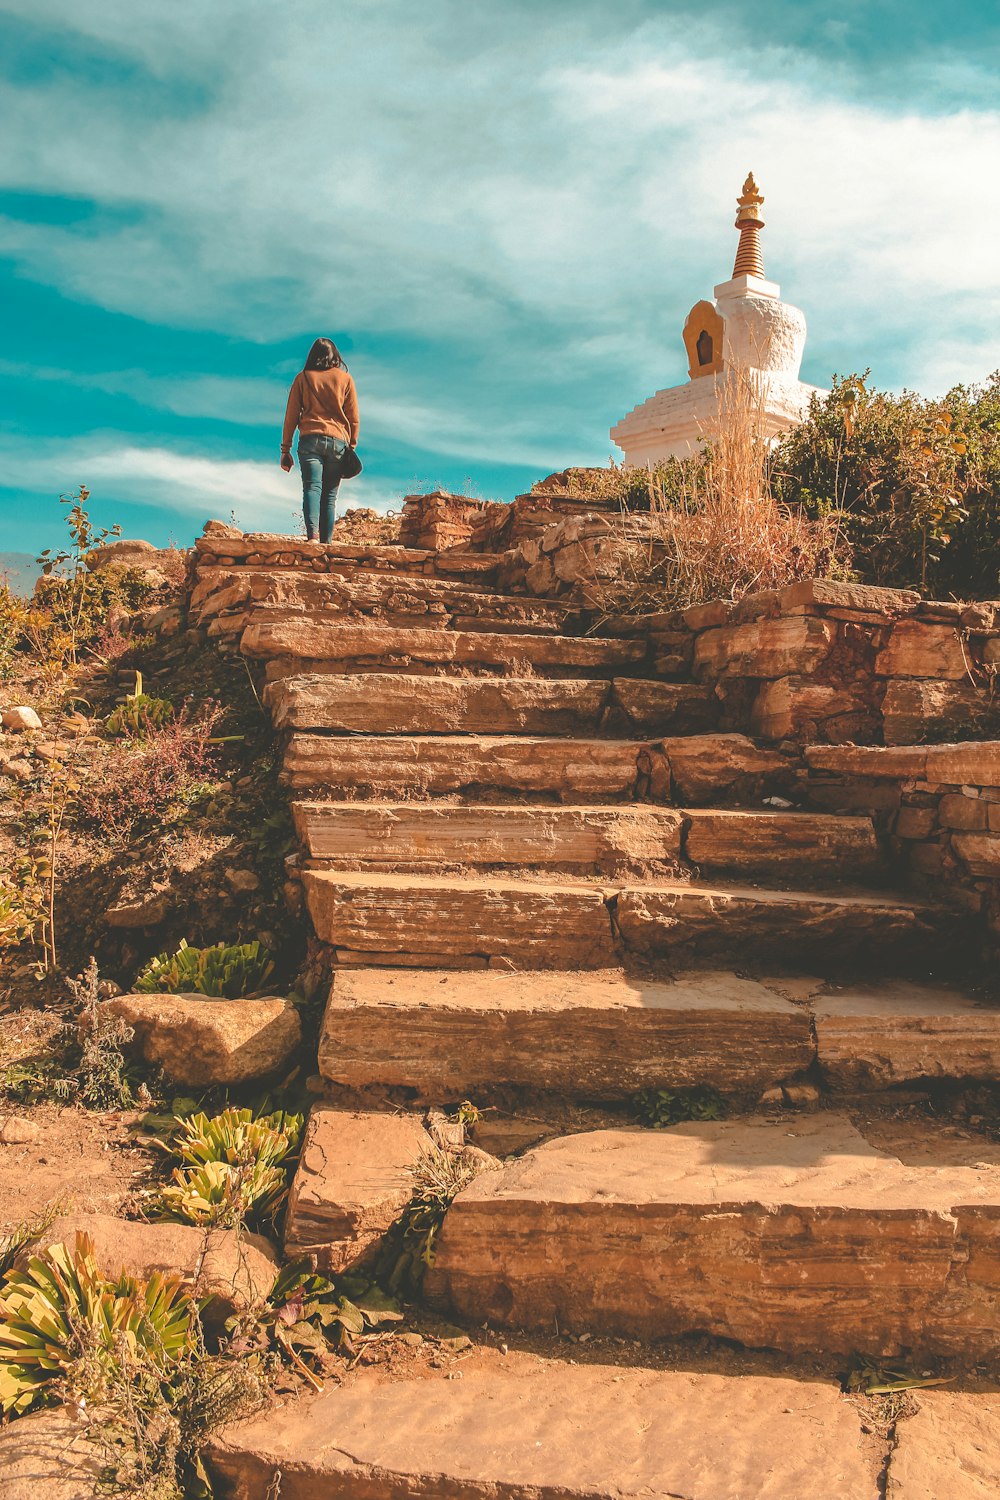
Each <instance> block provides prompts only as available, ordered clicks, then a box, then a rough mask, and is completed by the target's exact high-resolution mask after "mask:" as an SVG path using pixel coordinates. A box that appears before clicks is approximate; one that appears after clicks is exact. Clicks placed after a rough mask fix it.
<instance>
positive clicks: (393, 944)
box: [303, 870, 615, 969]
mask: <svg viewBox="0 0 1000 1500" xmlns="http://www.w3.org/2000/svg"><path fill="white" fill-rule="evenodd" d="M303 880H304V883H305V887H306V898H307V901H308V905H309V913H310V916H311V917H312V921H313V926H314V928H315V930H316V934H317V936H318V937H319V938H320V940H321V941H322V942H324V943H331V944H332V945H333V946H334V947H336V948H345V949H350V950H352V952H354V953H365V952H372V953H373V954H374V953H378V954H380V955H386V954H390V953H402V954H433V955H441V954H451V955H455V956H463V957H470V958H486V959H493V958H501V959H509V960H510V961H511V962H513V963H515V964H517V965H518V966H519V967H522V968H529V969H531V968H538V969H559V968H567V969H598V968H607V967H609V966H610V965H612V964H614V962H615V950H614V942H613V940H612V935H611V921H610V918H609V916H608V910H607V906H606V905H605V892H604V891H603V890H602V889H601V888H600V887H597V886H590V885H582V884H581V885H576V886H560V885H554V884H549V883H547V882H546V883H543V882H541V881H537V882H532V883H529V882H527V881H524V882H515V881H512V880H509V879H508V880H504V881H503V882H501V881H499V880H482V879H479V880H473V879H464V880H463V879H460V878H458V877H455V878H454V879H451V878H448V877H446V876H441V875H420V876H405V875H396V876H394V875H378V874H368V873H365V874H351V873H349V872H347V871H343V872H332V871H330V872H328V871H316V870H311V871H306V873H305V875H304V876H303ZM383 961H384V960H383Z"/></svg>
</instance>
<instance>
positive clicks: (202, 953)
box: [135, 941, 274, 1000]
mask: <svg viewBox="0 0 1000 1500" xmlns="http://www.w3.org/2000/svg"><path fill="white" fill-rule="evenodd" d="M273 973H274V960H273V959H272V957H271V955H270V953H268V951H267V949H266V948H264V947H262V946H261V944H260V943H259V942H256V941H255V942H252V943H216V944H214V946H212V947H210V948H191V947H189V946H188V944H187V943H186V942H183V941H182V942H181V945H180V947H179V948H178V950H177V952H176V953H172V954H167V953H161V954H159V955H158V957H156V958H154V959H153V960H152V962H151V963H149V964H148V965H147V966H146V968H145V969H143V971H142V973H141V974H140V975H139V977H138V979H137V980H136V981H135V989H136V991H137V992H138V993H139V994H145V995H213V996H216V997H217V998H219V999H223V1000H242V999H245V998H246V997H247V996H249V995H259V994H263V992H264V986H265V985H266V984H267V981H268V979H270V977H271V975H272V974H273Z"/></svg>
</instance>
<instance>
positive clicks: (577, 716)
mask: <svg viewBox="0 0 1000 1500" xmlns="http://www.w3.org/2000/svg"><path fill="white" fill-rule="evenodd" d="M608 694H609V688H608V684H607V683H606V682H600V681H593V680H587V679H580V680H570V681H565V680H560V679H546V678H540V677H502V678H487V677H405V676H402V675H399V674H396V673H383V672H368V673H365V674H363V675H361V676H357V677H349V676H345V677H331V676H326V675H318V674H313V675H304V676H302V677H286V678H281V679H279V680H278V681H276V682H271V683H269V684H268V686H267V688H266V690H265V700H266V702H267V704H268V707H269V708H270V709H271V712H272V716H273V719H274V724H275V728H277V729H323V730H335V731H339V732H353V733H360V734H474V733H481V734H498V733H499V734H505V733H507V734H509V733H513V732H523V733H525V734H587V733H589V732H591V731H593V730H594V729H596V728H597V725H598V723H599V721H600V718H601V715H602V712H603V710H604V708H605V705H606V703H607V701H608Z"/></svg>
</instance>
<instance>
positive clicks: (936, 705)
mask: <svg viewBox="0 0 1000 1500" xmlns="http://www.w3.org/2000/svg"><path fill="white" fill-rule="evenodd" d="M987 707H988V702H987V699H986V697H985V695H983V694H981V693H978V692H977V691H976V689H975V688H974V687H973V685H972V683H971V682H969V681H968V679H966V680H965V681H963V682H928V681H920V680H918V679H916V678H898V679H894V680H893V681H891V682H890V683H889V686H888V687H887V688H886V690H885V697H884V698H883V700H882V727H883V736H884V739H885V742H886V744H887V745H915V744H917V743H918V742H919V741H920V740H925V739H926V738H927V737H928V735H931V734H938V733H942V732H948V733H952V734H955V733H958V734H961V733H962V732H963V730H964V732H965V733H968V732H969V729H970V727H972V726H974V725H975V724H976V722H977V721H978V720H980V719H981V718H982V716H983V713H984V711H985V709H986V708H987Z"/></svg>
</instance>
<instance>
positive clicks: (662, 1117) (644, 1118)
mask: <svg viewBox="0 0 1000 1500" xmlns="http://www.w3.org/2000/svg"><path fill="white" fill-rule="evenodd" d="M634 1102H635V1112H636V1114H637V1115H638V1117H639V1120H640V1121H641V1123H642V1124H643V1125H650V1126H652V1128H653V1129H654V1130H660V1129H662V1128H663V1126H664V1125H678V1124H680V1122H681V1121H682V1120H721V1119H722V1117H723V1115H724V1114H725V1113H726V1102H725V1100H724V1099H723V1097H722V1095H721V1094H720V1093H719V1091H718V1089H714V1088H712V1086H711V1084H707V1083H698V1084H695V1085H694V1087H693V1088H680V1089H640V1091H639V1093H638V1094H636V1096H635V1101H634Z"/></svg>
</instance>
